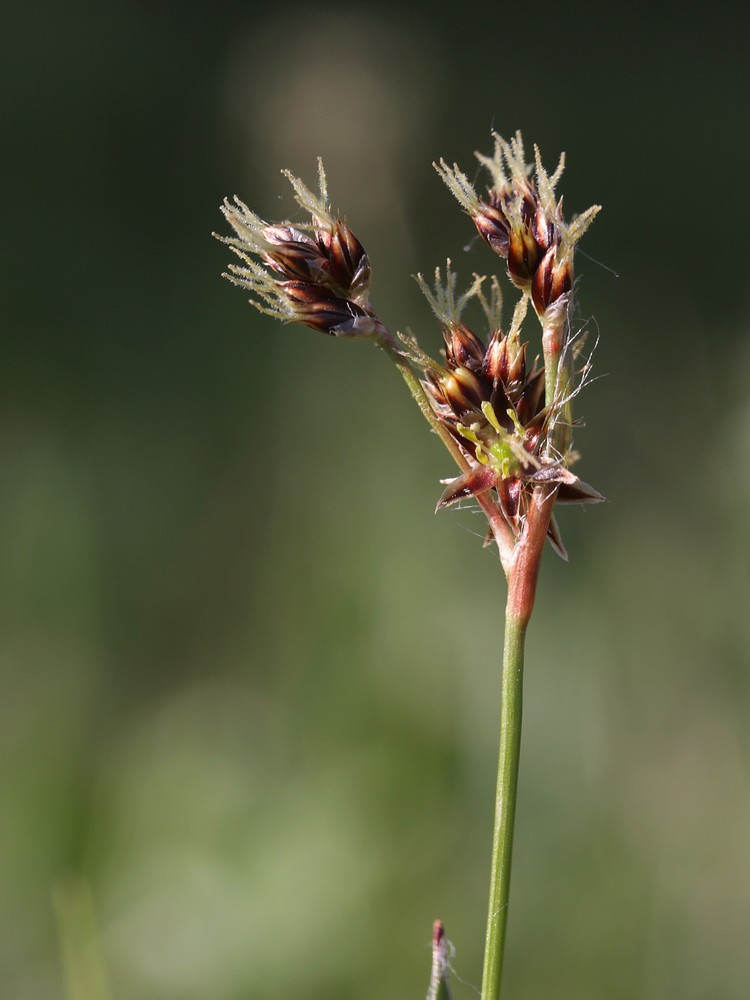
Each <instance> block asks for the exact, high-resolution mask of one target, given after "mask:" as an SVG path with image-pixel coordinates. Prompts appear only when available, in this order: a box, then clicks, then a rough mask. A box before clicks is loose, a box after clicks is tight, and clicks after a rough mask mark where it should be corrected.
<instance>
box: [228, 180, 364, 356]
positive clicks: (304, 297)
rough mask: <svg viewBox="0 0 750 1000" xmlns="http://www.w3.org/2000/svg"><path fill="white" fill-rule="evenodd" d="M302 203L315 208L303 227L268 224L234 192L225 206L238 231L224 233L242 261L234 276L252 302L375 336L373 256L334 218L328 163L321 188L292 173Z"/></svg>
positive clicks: (286, 317) (347, 332) (331, 328)
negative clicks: (232, 234)
mask: <svg viewBox="0 0 750 1000" xmlns="http://www.w3.org/2000/svg"><path fill="white" fill-rule="evenodd" d="M285 175H286V177H287V178H288V179H289V181H290V183H291V184H292V187H293V188H294V191H295V200H296V201H297V203H298V204H299V205H300V206H301V207H302V208H303V209H305V210H306V211H307V212H309V214H310V217H311V221H310V223H308V224H305V225H303V226H293V225H292V224H291V223H283V224H281V225H268V224H267V223H266V222H264V221H263V219H261V218H260V217H259V216H257V215H256V214H255V213H254V212H252V211H251V210H250V209H249V208H248V207H247V205H245V204H244V202H242V201H240V199H239V198H237V197H236V196H235V198H234V201H233V202H230V201H229V200H228V199H227V200H225V201H224V204H223V206H222V209H221V210H222V212H223V214H224V217H225V218H226V220H227V222H228V223H229V224H230V226H231V227H232V229H233V230H234V232H235V234H236V236H235V237H225V236H219V237H217V238H218V239H219V240H221V242H222V243H226V244H227V245H228V246H229V247H231V249H232V250H233V252H234V253H236V254H237V256H238V257H239V258H240V260H241V261H242V262H243V263H242V264H241V265H238V264H231V265H230V267H229V273H228V274H225V275H224V277H225V278H228V279H229V281H231V282H232V283H233V284H235V285H239V286H240V287H241V288H246V289H248V290H249V291H251V292H252V293H253V297H252V298H251V299H250V302H251V304H252V305H254V306H255V307H256V309H259V310H260V311H261V312H264V313H266V314H268V315H270V316H274V317H275V318H277V319H280V320H282V321H284V322H287V323H295V322H296V323H302V324H304V325H305V326H309V327H312V329H314V330H321V331H322V332H324V333H330V334H332V335H334V336H339V337H368V336H373V335H376V334H377V333H378V332H379V330H380V325H379V323H378V319H377V317H376V316H375V314H374V313H373V311H372V309H371V308H370V304H369V298H368V296H369V289H370V275H371V272H370V262H369V260H368V257H367V254H366V253H365V250H364V247H363V246H362V244H361V243H360V242H359V240H358V239H357V237H356V236H355V235H354V233H353V232H352V231H351V229H350V228H349V227H348V226H347V224H346V222H344V221H343V220H342V219H340V218H338V217H337V216H334V215H333V214H332V212H331V210H330V207H329V205H328V192H327V185H326V178H325V172H324V170H323V164H322V162H320V161H319V162H318V178H319V194H317V195H315V194H313V193H312V191H310V189H309V188H307V187H306V186H305V185H304V184H303V183H302V181H301V180H299V178H297V177H294V176H293V175H292V174H290V173H289V172H288V171H285Z"/></svg>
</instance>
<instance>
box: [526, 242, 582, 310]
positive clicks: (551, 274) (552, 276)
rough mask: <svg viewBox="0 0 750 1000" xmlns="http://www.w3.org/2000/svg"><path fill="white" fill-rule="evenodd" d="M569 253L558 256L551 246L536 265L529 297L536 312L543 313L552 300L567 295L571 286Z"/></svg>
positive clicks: (555, 300) (554, 247)
mask: <svg viewBox="0 0 750 1000" xmlns="http://www.w3.org/2000/svg"><path fill="white" fill-rule="evenodd" d="M571 272H572V267H571V260H570V255H569V254H565V255H564V256H562V257H561V258H560V255H559V251H558V248H557V247H556V246H554V245H553V246H551V247H550V248H549V250H548V251H547V252H546V253H545V255H544V257H543V258H542V260H541V262H540V264H539V266H538V267H537V269H536V271H535V273H534V278H533V281H532V283H531V299H532V301H533V303H534V308H535V309H536V311H537V312H538V313H540V314H541V313H544V312H546V311H547V309H548V308H549V306H551V305H552V303H553V302H557V301H558V300H559V299H561V298H562V297H563V296H564V295H567V294H568V293H569V292H570V290H571V288H572V287H573V275H572V273H571Z"/></svg>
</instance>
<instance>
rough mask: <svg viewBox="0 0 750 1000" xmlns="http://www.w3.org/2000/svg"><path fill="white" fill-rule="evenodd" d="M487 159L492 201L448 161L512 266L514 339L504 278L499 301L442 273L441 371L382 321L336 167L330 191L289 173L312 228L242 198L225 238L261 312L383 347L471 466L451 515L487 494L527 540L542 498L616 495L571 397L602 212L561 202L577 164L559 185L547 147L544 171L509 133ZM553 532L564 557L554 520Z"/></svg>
mask: <svg viewBox="0 0 750 1000" xmlns="http://www.w3.org/2000/svg"><path fill="white" fill-rule="evenodd" d="M477 157H478V159H479V161H480V163H481V164H482V165H483V166H484V167H485V168H486V169H487V170H488V172H489V174H490V178H491V183H490V185H489V187H488V189H487V193H486V195H485V196H483V197H480V196H479V195H478V194H477V192H476V191H475V189H474V187H473V185H472V184H471V183H470V182H469V180H468V178H467V176H466V175H465V174H464V173H462V171H461V170H460V169H459V168H458V167H457V166H455V165H454V166H452V167H449V166H448V165H447V164H446V163H445V162H444V161H441V162H440V164H436V168H437V170H438V173H439V174H440V176H441V177H442V179H443V180H444V181H445V183H446V184H447V186H448V187H449V189H450V190H451V191H452V193H453V194H454V195H455V197H456V198H457V199H458V201H459V203H460V204H461V206H462V207H463V208H464V210H465V211H466V212H467V213H468V214H469V215H470V217H471V218H472V220H473V222H474V225H475V227H476V229H477V231H478V233H479V234H480V235H481V237H482V239H483V240H484V241H485V242H486V243H487V244H488V246H489V247H490V248H491V249H492V250H493V251H495V252H496V253H497V254H499V256H500V257H502V258H503V259H504V260H505V261H506V264H507V270H508V276H509V278H510V280H511V282H512V284H513V285H514V286H515V288H516V289H518V290H519V291H520V293H521V294H520V300H519V301H518V302H517V304H516V307H515V310H514V313H513V317H512V321H511V324H510V327H509V328H508V330H507V332H503V330H502V328H501V323H500V299H501V296H500V289H499V285H498V283H497V281H496V280H495V279H493V280H492V281H491V283H490V293H489V297H487V296H485V294H484V292H483V287H484V281H485V279H484V278H481V277H479V276H475V278H474V282H473V284H472V285H471V286H470V288H469V289H468V290H467V291H466V292H465V293H464V294H463V295H461V296H458V297H457V296H456V278H455V275H454V273H453V271H452V270H451V267H450V261H449V262H448V267H447V269H446V271H445V278H443V276H442V275H441V272H440V270H439V269H438V270H437V271H436V274H435V283H434V288H432V289H431V288H429V287H428V286H427V283H426V282H425V281H424V279H423V278H422V277H421V276H418V280H419V282H420V285H421V287H422V290H423V292H424V293H425V295H426V296H427V299H428V301H429V302H430V305H431V306H432V309H433V311H434V313H435V314H436V316H437V317H438V319H439V321H440V323H441V327H442V333H443V340H444V344H445V349H444V354H443V360H442V361H441V362H438V361H435V360H433V359H432V358H430V357H429V356H428V355H426V354H425V353H424V352H422V350H421V349H420V348H419V347H418V345H417V344H416V341H415V340H414V339H409V338H405V337H404V338H401V341H400V342H399V340H398V339H397V338H396V337H394V335H393V334H392V333H391V332H390V331H389V330H388V329H387V328H386V327H385V326H384V324H383V323H382V322H381V320H380V319H379V317H378V316H377V314H376V313H375V312H374V310H373V308H372V306H371V305H370V300H369V291H370V279H371V269H370V262H369V259H368V256H367V254H366V252H365V250H364V248H363V246H362V244H361V243H360V242H359V240H358V239H357V238H356V237H355V236H354V234H353V233H352V231H351V229H350V228H349V226H348V225H347V223H346V222H345V221H343V220H342V219H341V218H340V217H338V216H336V215H334V214H333V213H332V212H331V209H330V207H329V204H328V194H327V187H326V180H325V174H324V172H323V167H322V164H319V192H318V193H317V194H313V193H312V192H311V191H310V190H309V189H308V188H307V187H306V186H305V185H304V184H303V183H302V181H300V180H299V179H298V178H296V177H294V176H293V175H291V174H289V173H288V172H287V173H286V176H287V178H288V179H289V181H290V182H291V184H292V186H293V188H294V191H295V197H296V200H297V202H298V204H299V205H300V206H301V207H302V208H303V209H304V210H305V211H306V212H308V213H309V215H310V222H309V223H305V224H302V225H293V224H292V223H289V222H287V223H282V224H278V225H269V224H268V223H266V222H264V221H263V220H262V219H261V218H259V217H258V216H257V215H255V214H254V213H253V212H251V211H250V209H249V208H248V207H247V206H246V205H245V204H244V203H243V202H241V201H240V200H239V199H237V198H235V199H234V201H233V202H229V201H225V203H224V205H223V208H222V211H223V213H224V215H225V217H226V219H227V221H228V222H229V224H230V225H231V227H232V229H233V230H234V234H235V235H234V236H233V237H219V238H220V239H221V240H222V241H223V242H224V243H226V244H228V245H229V247H230V248H231V249H232V251H233V252H234V253H235V254H236V255H237V256H238V257H239V258H240V261H241V263H240V264H239V265H238V264H234V265H231V266H230V268H229V273H228V274H226V275H225V277H227V278H229V280H230V281H232V282H233V283H234V284H237V285H240V286H241V287H243V288H246V289H248V290H249V291H250V292H251V293H252V296H253V297H252V298H251V302H252V304H253V305H254V306H255V307H256V308H257V309H259V310H260V311H261V312H265V313H267V314H269V315H272V316H275V317H276V318H278V319H281V320H283V321H285V322H299V323H302V324H304V325H306V326H309V327H312V328H313V329H316V330H321V331H323V332H325V333H329V334H332V335H335V336H346V337H359V338H370V339H373V340H374V341H375V343H376V344H378V346H380V347H382V348H384V350H386V352H387V353H388V354H389V356H390V357H391V358H392V360H394V361H395V362H396V364H397V365H398V366H399V368H400V370H401V373H402V374H403V375H404V377H405V379H406V381H407V383H408V384H409V385H410V388H411V390H412V392H413V393H414V394H415V396H416V397H417V401H418V402H419V403H420V405H421V406H422V409H423V412H424V413H425V415H426V416H427V417H428V419H429V420H430V422H431V423H432V424H433V426H435V427H436V428H437V429H438V430H439V431H440V433H441V435H442V436H443V439H444V440H445V441H446V443H447V444H448V445H449V447H450V448H451V450H452V452H453V454H454V457H456V460H457V462H458V464H459V466H460V468H461V473H460V475H459V476H458V477H457V478H455V479H452V480H450V481H448V480H446V481H445V482H446V483H447V486H446V489H445V491H444V492H443V495H442V496H441V498H440V500H439V502H438V505H437V506H438V509H440V508H443V507H446V506H449V505H450V504H454V503H456V502H458V501H459V500H461V499H464V498H468V497H478V498H480V502H481V503H482V505H483V507H484V509H485V512H486V513H487V512H488V500H487V498H488V497H489V498H490V500H489V505H490V508H491V510H490V512H489V513H488V517H490V519H491V523H492V517H493V513H492V512H493V511H494V514H495V515H497V517H501V518H502V519H503V520H504V522H505V524H506V525H507V528H506V529H504V530H505V531H506V532H507V531H508V530H510V532H511V535H512V536H513V537H515V538H518V537H519V535H520V532H521V530H522V528H523V524H524V521H525V519H526V516H527V514H528V511H529V508H530V504H531V502H532V497H533V496H534V495H536V496H537V497H539V496H540V492H539V491H542V492H543V493H544V496H545V497H546V498H547V499H548V500H549V502H550V504H552V503H554V502H556V501H558V502H561V503H591V502H595V501H598V500H601V499H603V498H602V496H601V495H600V494H599V493H598V492H597V491H596V490H594V489H593V488H592V487H590V486H588V485H586V484H585V483H583V482H581V480H580V479H579V478H578V477H577V476H576V475H574V474H573V473H572V472H571V471H570V468H569V467H570V465H571V464H572V463H573V462H574V461H575V459H576V458H577V455H576V453H575V452H574V451H573V450H572V442H571V434H572V432H571V427H572V415H571V401H572V399H573V397H574V396H575V395H576V393H577V391H578V389H579V388H580V384H581V381H582V377H581V374H580V373H576V372H575V371H574V357H575V350H574V348H573V345H572V337H571V333H570V324H569V307H570V300H571V296H572V289H573V256H574V249H575V245H576V243H577V242H578V240H579V239H580V237H581V236H582V234H583V233H584V232H585V230H586V229H587V228H588V226H589V225H590V223H591V221H592V220H593V218H594V216H595V215H596V213H597V211H598V206H593V207H592V208H590V209H589V210H588V211H587V212H584V213H583V214H582V215H580V216H578V217H577V218H576V219H574V220H573V221H572V222H566V220H565V219H564V216H563V211H562V199H559V200H558V199H557V197H556V195H555V187H556V184H557V182H558V181H559V179H560V176H561V174H562V171H563V166H564V159H563V158H562V157H561V158H560V162H559V164H558V167H557V169H556V170H555V172H554V173H553V174H552V175H549V174H548V173H547V172H546V171H545V169H544V167H543V166H542V163H541V158H540V156H539V151H538V150H537V149H535V162H534V165H533V166H532V165H530V164H527V162H526V158H525V153H524V147H523V142H522V139H521V136H520V133H517V134H516V136H515V137H514V138H513V139H512V140H511V141H510V142H506V141H505V140H503V139H502V138H500V137H499V136H495V150H494V155H493V156H492V157H486V156H483V155H481V154H477ZM472 299H476V300H477V301H478V302H479V303H480V304H481V306H482V308H483V310H484V313H485V316H486V319H487V326H488V335H487V337H486V339H484V340H483V339H482V338H481V337H480V336H478V335H477V334H476V333H475V332H473V331H472V330H471V329H470V328H469V326H468V325H467V324H466V322H464V320H463V318H462V312H463V310H464V307H465V306H466V305H467V303H468V302H469V301H470V300H472ZM529 304H530V305H531V306H532V308H533V311H534V312H535V313H536V315H537V318H538V320H539V322H540V323H541V327H542V355H543V363H540V360H539V358H536V359H535V360H534V361H533V362H532V363H529V361H528V359H527V347H528V344H527V343H525V342H523V341H522V339H521V327H522V324H523V322H524V319H525V317H526V313H527V311H528V306H529ZM576 378H577V379H578V382H577V383H576ZM548 534H549V537H550V539H551V540H552V543H553V545H554V546H555V547H556V548H557V550H558V551H559V552H560V553H561V554H564V549H563V546H562V542H561V540H560V537H559V533H558V531H557V527H556V524H555V521H554V518H551V517H550V519H549V530H548Z"/></svg>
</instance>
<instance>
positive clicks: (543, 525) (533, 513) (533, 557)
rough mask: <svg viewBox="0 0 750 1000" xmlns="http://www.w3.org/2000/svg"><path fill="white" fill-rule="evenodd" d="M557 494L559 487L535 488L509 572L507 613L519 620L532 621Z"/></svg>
mask: <svg viewBox="0 0 750 1000" xmlns="http://www.w3.org/2000/svg"><path fill="white" fill-rule="evenodd" d="M556 495H557V488H550V486H549V485H544V486H537V487H536V489H535V490H534V493H533V495H532V498H531V506H530V507H529V512H528V514H527V515H526V521H525V523H524V527H523V531H522V533H521V537H520V538H519V539H518V542H517V543H516V548H515V552H514V554H513V561H512V564H511V566H510V568H509V570H508V604H507V614H508V615H510V616H511V617H513V618H515V619H517V620H518V621H522V622H528V621H529V618H531V612H532V610H533V608H534V598H535V596H536V584H537V579H538V578H539V566H540V565H541V562H542V552H543V551H544V543H545V541H546V539H547V530H548V528H549V522H550V518H551V517H552V508H553V507H554V505H555V497H556Z"/></svg>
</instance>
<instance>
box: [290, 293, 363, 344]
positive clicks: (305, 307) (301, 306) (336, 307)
mask: <svg viewBox="0 0 750 1000" xmlns="http://www.w3.org/2000/svg"><path fill="white" fill-rule="evenodd" d="M281 288H282V289H283V292H284V295H285V297H286V299H287V301H288V302H289V304H290V305H291V307H292V309H293V311H294V319H296V320H297V322H298V323H303V324H304V325H305V326H309V327H310V328H311V329H313V330H320V331H321V332H322V333H330V334H332V335H333V336H335V337H358V336H367V335H369V334H371V333H374V332H375V330H376V328H377V320H376V319H375V318H374V317H373V316H372V315H371V314H370V313H368V312H366V311H365V310H364V309H362V308H361V307H360V306H358V305H356V304H355V303H354V302H351V301H350V300H349V299H342V298H340V296H338V295H336V294H335V292H332V291H331V290H330V289H327V288H323V287H321V286H320V285H316V284H314V283H312V282H309V281H284V282H281Z"/></svg>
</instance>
